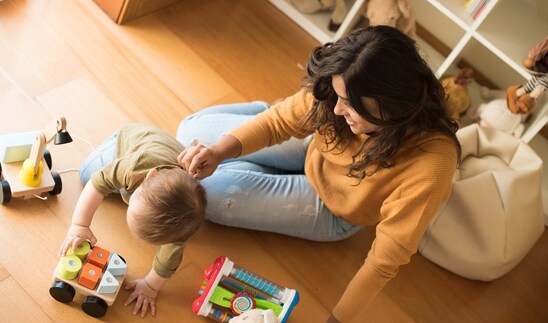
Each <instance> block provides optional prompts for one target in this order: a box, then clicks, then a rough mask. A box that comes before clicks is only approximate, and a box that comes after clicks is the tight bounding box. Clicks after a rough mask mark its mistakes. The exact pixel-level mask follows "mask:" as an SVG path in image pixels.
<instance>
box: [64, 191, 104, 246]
mask: <svg viewBox="0 0 548 323" xmlns="http://www.w3.org/2000/svg"><path fill="white" fill-rule="evenodd" d="M103 198H104V196H103V194H101V193H99V192H98V191H97V190H96V189H95V187H93V185H92V184H91V182H88V183H87V184H86V186H85V187H84V190H83V191H82V194H80V198H79V199H78V202H77V203H76V208H75V209H74V213H73V214H72V224H71V225H70V227H69V229H68V231H67V236H66V237H65V240H64V241H63V243H62V244H61V248H60V249H59V256H64V255H65V254H66V253H67V251H68V249H69V248H70V247H72V250H75V249H76V248H77V247H78V245H79V244H81V243H82V242H84V241H85V240H89V241H90V242H91V244H92V245H94V244H95V243H96V242H97V238H95V235H94V234H93V232H91V230H90V228H89V226H90V224H91V220H92V219H93V215H94V214H95V211H96V210H97V207H98V206H99V204H101V202H102V201H103Z"/></svg>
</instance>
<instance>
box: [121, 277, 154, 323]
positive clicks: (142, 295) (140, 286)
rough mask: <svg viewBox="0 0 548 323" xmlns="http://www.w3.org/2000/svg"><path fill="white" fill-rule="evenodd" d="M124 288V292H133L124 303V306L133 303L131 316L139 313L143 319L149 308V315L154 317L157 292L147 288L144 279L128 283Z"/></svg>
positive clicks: (149, 287)
mask: <svg viewBox="0 0 548 323" xmlns="http://www.w3.org/2000/svg"><path fill="white" fill-rule="evenodd" d="M125 288H126V290H133V292H132V293H131V295H129V297H128V298H127V300H126V302H125V303H124V305H125V306H128V305H129V304H131V303H132V302H133V301H135V306H133V311H132V312H133V315H138V313H139V311H141V317H145V315H146V314H147V311H148V309H149V308H150V314H151V315H152V316H155V315H156V297H157V296H158V290H156V289H153V288H152V287H151V286H149V285H148V284H147V282H146V280H145V279H137V280H134V281H130V282H128V283H127V284H126V287H125Z"/></svg>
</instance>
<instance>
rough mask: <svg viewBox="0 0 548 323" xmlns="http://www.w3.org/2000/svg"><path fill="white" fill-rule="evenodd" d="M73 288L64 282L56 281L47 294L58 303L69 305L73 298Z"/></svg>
mask: <svg viewBox="0 0 548 323" xmlns="http://www.w3.org/2000/svg"><path fill="white" fill-rule="evenodd" d="M74 293H75V292H74V288H73V287H72V286H70V285H69V284H67V283H65V282H60V281H56V282H53V284H51V287H50V288H49V294H50V295H51V297H53V298H55V300H57V301H58V302H61V303H69V302H72V299H73V298H74Z"/></svg>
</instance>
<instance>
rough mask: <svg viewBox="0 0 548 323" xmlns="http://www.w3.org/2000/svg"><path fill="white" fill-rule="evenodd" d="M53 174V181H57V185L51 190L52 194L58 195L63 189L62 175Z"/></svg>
mask: <svg viewBox="0 0 548 323" xmlns="http://www.w3.org/2000/svg"><path fill="white" fill-rule="evenodd" d="M51 176H52V177H53V181H54V182H55V186H53V190H51V191H50V192H49V194H50V195H57V194H59V193H61V191H62V190H63V182H62V181H61V175H59V173H54V172H52V173H51Z"/></svg>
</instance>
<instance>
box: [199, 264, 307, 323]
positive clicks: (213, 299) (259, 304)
mask: <svg viewBox="0 0 548 323" xmlns="http://www.w3.org/2000/svg"><path fill="white" fill-rule="evenodd" d="M199 294H200V296H199V297H198V298H196V299H195V300H194V302H193V303H192V310H193V311H194V313H196V314H198V315H202V316H206V317H209V318H211V319H214V320H215V321H218V322H224V323H226V322H228V321H229V320H230V319H231V318H233V317H235V316H239V315H240V314H243V313H245V312H247V311H249V310H251V309H254V308H258V309H262V310H269V309H270V310H272V311H273V312H274V314H275V315H276V317H277V318H278V319H279V320H280V322H281V323H285V322H286V320H287V318H288V317H289V314H290V313H291V311H292V310H293V307H294V306H295V305H297V303H298V302H299V292H297V291H296V290H294V289H289V288H286V287H283V286H280V285H278V284H276V283H273V282H271V281H269V280H267V279H264V278H263V277H261V276H259V275H256V274H254V273H252V272H250V271H247V270H246V269H244V268H242V267H240V266H238V265H235V264H234V262H232V261H230V260H229V259H228V258H227V257H224V256H222V257H219V258H217V259H216V260H215V262H214V263H213V265H211V266H209V267H208V268H206V270H205V271H204V281H203V284H202V287H201V289H200V291H199Z"/></svg>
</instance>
